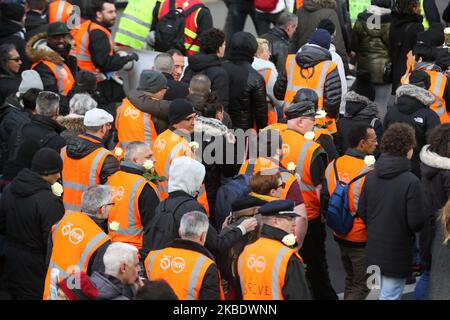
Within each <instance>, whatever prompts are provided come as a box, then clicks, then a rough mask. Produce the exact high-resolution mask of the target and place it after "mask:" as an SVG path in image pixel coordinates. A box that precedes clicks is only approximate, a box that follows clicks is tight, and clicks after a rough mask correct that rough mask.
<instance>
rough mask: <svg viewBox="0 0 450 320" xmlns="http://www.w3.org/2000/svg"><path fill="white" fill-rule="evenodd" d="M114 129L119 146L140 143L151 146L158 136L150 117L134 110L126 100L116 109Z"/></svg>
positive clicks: (136, 109)
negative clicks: (134, 142) (132, 142)
mask: <svg viewBox="0 0 450 320" xmlns="http://www.w3.org/2000/svg"><path fill="white" fill-rule="evenodd" d="M116 129H117V134H118V138H119V142H120V143H121V144H123V143H125V144H126V143H128V142H131V141H142V142H146V143H147V144H148V145H149V146H151V145H152V144H153V141H155V139H156V137H157V136H158V134H157V133H156V129H155V125H154V124H153V120H152V116H151V115H150V114H149V113H145V112H142V111H141V110H139V109H138V108H136V107H135V106H134V105H133V104H132V103H131V102H130V100H128V98H125V99H124V100H123V102H122V105H121V106H119V108H118V109H117V115H116Z"/></svg>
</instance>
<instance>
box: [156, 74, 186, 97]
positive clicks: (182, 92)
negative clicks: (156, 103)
mask: <svg viewBox="0 0 450 320" xmlns="http://www.w3.org/2000/svg"><path fill="white" fill-rule="evenodd" d="M162 74H163V75H164V76H165V77H166V79H167V91H166V94H165V95H164V100H167V101H172V100H175V99H185V98H186V97H187V96H188V94H189V85H188V84H186V83H184V82H181V81H176V80H175V79H174V78H173V76H172V75H171V74H170V73H165V72H163V73H162Z"/></svg>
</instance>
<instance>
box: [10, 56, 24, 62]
mask: <svg viewBox="0 0 450 320" xmlns="http://www.w3.org/2000/svg"><path fill="white" fill-rule="evenodd" d="M8 60H11V61H15V62H19V61H22V59H21V58H20V57H15V58H9V59H8Z"/></svg>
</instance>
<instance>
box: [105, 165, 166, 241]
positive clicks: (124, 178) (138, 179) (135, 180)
mask: <svg viewBox="0 0 450 320" xmlns="http://www.w3.org/2000/svg"><path fill="white" fill-rule="evenodd" d="M108 185H109V186H110V187H111V188H112V190H113V201H114V203H115V205H114V206H113V207H112V208H111V211H110V213H109V216H108V236H109V237H110V238H111V241H113V242H125V243H129V244H131V245H133V246H135V247H136V248H137V249H138V250H140V249H141V248H142V244H143V242H142V239H143V235H144V227H143V226H142V221H141V214H140V212H139V197H140V195H141V192H142V190H143V189H144V187H145V186H146V185H149V186H150V187H152V189H153V190H154V191H155V193H156V194H157V196H158V198H159V191H158V189H157V188H156V186H155V185H154V184H153V183H152V182H151V181H148V180H147V179H145V178H144V177H142V176H140V175H138V174H133V173H128V172H124V171H117V172H116V173H115V174H113V175H112V176H109V177H108ZM112 222H118V223H119V229H118V230H114V231H113V230H111V228H110V226H111V223H112Z"/></svg>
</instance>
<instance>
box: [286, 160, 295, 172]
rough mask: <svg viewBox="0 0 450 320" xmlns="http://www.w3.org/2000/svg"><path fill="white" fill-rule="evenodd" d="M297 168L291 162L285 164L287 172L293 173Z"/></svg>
mask: <svg viewBox="0 0 450 320" xmlns="http://www.w3.org/2000/svg"><path fill="white" fill-rule="evenodd" d="M296 167H297V166H296V165H295V163H293V162H289V163H288V164H287V169H288V170H289V171H295V168H296Z"/></svg>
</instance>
